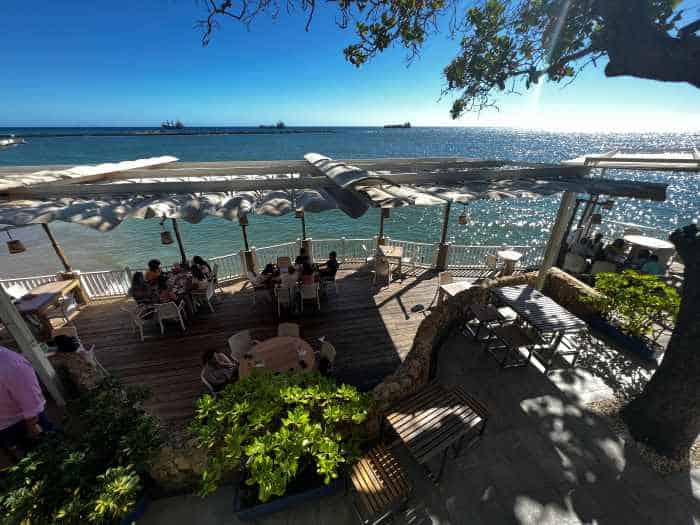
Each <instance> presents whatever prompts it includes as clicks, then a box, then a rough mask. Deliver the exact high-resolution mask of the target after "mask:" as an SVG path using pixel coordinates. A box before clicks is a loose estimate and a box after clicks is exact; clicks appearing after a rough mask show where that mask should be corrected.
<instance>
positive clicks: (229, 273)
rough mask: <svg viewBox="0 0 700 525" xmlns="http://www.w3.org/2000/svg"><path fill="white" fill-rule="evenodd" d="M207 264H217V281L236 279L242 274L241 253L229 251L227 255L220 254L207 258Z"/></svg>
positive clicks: (212, 265)
mask: <svg viewBox="0 0 700 525" xmlns="http://www.w3.org/2000/svg"><path fill="white" fill-rule="evenodd" d="M209 264H210V265H211V267H212V268H214V265H215V264H216V265H218V268H217V278H218V279H219V282H226V281H232V280H233V279H238V278H239V277H242V276H243V274H244V271H243V265H242V264H241V255H240V254H239V253H229V254H228V255H220V256H218V257H212V258H211V259H209Z"/></svg>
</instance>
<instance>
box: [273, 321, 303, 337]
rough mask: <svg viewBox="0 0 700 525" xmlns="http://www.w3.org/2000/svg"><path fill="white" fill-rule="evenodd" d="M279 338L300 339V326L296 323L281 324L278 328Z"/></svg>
mask: <svg viewBox="0 0 700 525" xmlns="http://www.w3.org/2000/svg"><path fill="white" fill-rule="evenodd" d="M277 337H299V325H298V324H296V323H280V324H279V325H278V326H277Z"/></svg>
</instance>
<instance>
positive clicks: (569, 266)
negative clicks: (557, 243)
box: [564, 252, 601, 274]
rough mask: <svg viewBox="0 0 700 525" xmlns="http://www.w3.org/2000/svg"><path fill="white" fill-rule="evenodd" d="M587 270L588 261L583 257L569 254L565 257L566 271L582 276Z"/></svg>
mask: <svg viewBox="0 0 700 525" xmlns="http://www.w3.org/2000/svg"><path fill="white" fill-rule="evenodd" d="M598 262H601V261H598ZM586 268H588V261H586V259H584V258H583V257H582V256H580V255H578V254H576V253H572V252H569V253H567V254H566V256H565V257H564V271H567V272H569V273H576V274H581V273H585V272H586Z"/></svg>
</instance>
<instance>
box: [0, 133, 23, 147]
mask: <svg viewBox="0 0 700 525" xmlns="http://www.w3.org/2000/svg"><path fill="white" fill-rule="evenodd" d="M26 143H27V141H26V140H24V139H21V138H16V137H15V136H14V135H10V138H8V139H0V149H7V148H12V147H14V146H19V145H20V144H26Z"/></svg>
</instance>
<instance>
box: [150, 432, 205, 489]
mask: <svg viewBox="0 0 700 525" xmlns="http://www.w3.org/2000/svg"><path fill="white" fill-rule="evenodd" d="M205 466H206V454H205V453H204V451H203V450H202V449H199V448H197V443H196V441H195V440H194V439H192V438H190V439H187V438H185V437H184V436H180V435H173V436H171V437H170V438H169V440H168V443H167V444H165V445H164V446H163V447H161V449H160V450H159V451H158V455H157V456H156V457H155V458H154V460H153V461H152V462H151V465H150V467H149V469H148V474H149V475H150V476H151V478H152V480H153V481H154V483H155V491H154V492H155V494H154V496H156V497H161V496H166V495H172V494H181V493H185V492H194V491H196V490H197V489H198V485H199V482H200V481H201V479H202V472H204V468H205Z"/></svg>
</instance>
